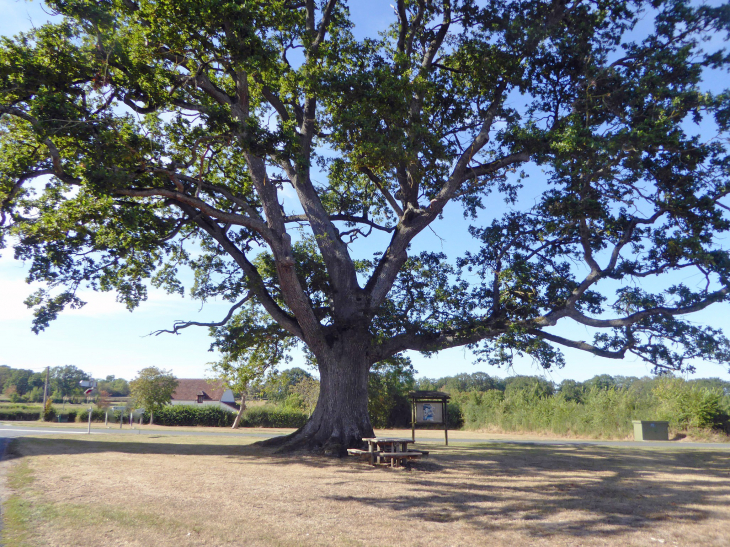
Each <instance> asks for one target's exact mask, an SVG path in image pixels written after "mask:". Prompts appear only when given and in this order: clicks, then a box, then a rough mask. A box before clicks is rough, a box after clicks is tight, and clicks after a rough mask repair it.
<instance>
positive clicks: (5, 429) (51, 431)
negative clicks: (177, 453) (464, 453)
mask: <svg viewBox="0 0 730 547" xmlns="http://www.w3.org/2000/svg"><path fill="white" fill-rule="evenodd" d="M110 434H111V435H130V436H135V435H141V434H144V435H153V436H156V437H163V436H171V437H175V436H177V437H182V436H201V437H257V438H260V439H268V438H271V437H276V436H277V435H280V433H264V432H260V431H257V432H248V431H246V430H244V429H239V430H238V431H232V430H226V431H220V432H218V431H190V430H187V431H180V430H174V429H169V430H167V429H165V430H159V429H155V430H139V429H128V428H125V429H116V428H110V429H92V430H91V435H110ZM38 435H87V428H53V427H48V428H43V427H29V426H25V427H24V426H23V425H22V424H19V425H5V424H0V454H2V452H4V449H5V447H6V446H7V442H8V440H9V439H11V438H14V437H35V436H38ZM416 439H417V441H418V442H422V443H429V444H430V443H434V444H441V443H443V437H439V436H426V435H423V434H417V435H416ZM449 443H451V444H524V445H538V446H604V447H616V448H649V447H651V448H671V449H679V450H690V449H713V450H727V451H730V443H689V442H671V441H670V442H651V441H644V442H632V441H597V440H595V441H594V440H575V439H536V440H535V439H532V440H524V439H476V438H475V439H464V438H459V439H454V438H452V439H449Z"/></svg>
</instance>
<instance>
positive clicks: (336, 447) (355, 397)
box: [261, 344, 373, 456]
mask: <svg viewBox="0 0 730 547" xmlns="http://www.w3.org/2000/svg"><path fill="white" fill-rule="evenodd" d="M337 353H338V358H337V360H323V359H321V358H320V359H318V362H319V373H320V387H319V399H318V400H317V407H316V408H315V409H314V412H313V413H312V416H311V417H310V418H309V421H307V423H306V424H305V425H304V426H303V427H302V428H300V429H299V430H297V431H295V432H294V433H292V434H291V435H287V436H285V437H276V438H274V439H269V440H267V441H263V442H261V444H263V445H264V446H278V447H281V449H282V450H296V449H306V450H312V451H316V452H321V453H323V454H326V455H332V456H342V455H345V454H346V453H347V449H348V448H354V447H357V448H359V447H360V446H361V445H362V438H363V437H372V436H373V427H372V426H371V425H370V416H369V414H368V371H369V369H370V363H369V361H368V360H367V354H366V350H365V348H363V347H362V344H351V345H349V346H348V347H346V348H342V349H341V351H338V352H337Z"/></svg>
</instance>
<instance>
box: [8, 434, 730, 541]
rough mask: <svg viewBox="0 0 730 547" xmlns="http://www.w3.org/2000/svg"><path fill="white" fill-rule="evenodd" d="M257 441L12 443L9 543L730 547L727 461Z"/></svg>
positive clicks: (635, 453) (705, 453) (614, 451)
mask: <svg viewBox="0 0 730 547" xmlns="http://www.w3.org/2000/svg"><path fill="white" fill-rule="evenodd" d="M253 440H254V439H250V438H249V439H242V438H237V437H217V438H210V437H164V436H156V435H140V436H139V437H135V438H133V439H132V438H130V437H125V436H113V435H108V436H107V435H97V436H93V437H91V438H80V436H75V437H71V436H63V437H61V436H59V437H54V438H48V437H45V438H26V439H23V440H20V441H18V442H17V443H16V444H15V446H14V448H13V450H14V454H15V458H14V459H12V460H10V461H9V462H7V464H6V465H10V466H11V471H10V482H11V486H13V487H14V488H15V491H16V493H15V495H14V497H13V503H14V504H15V505H13V504H12V503H11V504H10V507H11V508H12V509H13V511H15V512H16V513H18V511H20V515H21V516H20V517H18V518H19V523H18V522H16V523H15V524H14V525H13V526H11V527H10V529H6V532H7V533H8V534H9V535H8V537H6V541H7V542H8V545H19V544H22V541H20V540H21V539H22V535H23V534H24V533H25V534H26V538H25V541H26V542H27V544H28V545H37V546H45V545H51V546H56V545H57V546H97V545H99V546H101V545H105V546H108V545H112V546H116V545H134V546H144V547H148V546H167V545H170V546H173V545H174V546H176V547H177V546H188V545H190V546H192V545H236V546H257V545H266V546H268V545H305V546H309V545H391V544H405V545H424V546H425V545H428V546H432V545H490V546H491V545H496V546H498V545H509V546H511V547H518V546H522V545H546V546H558V545H621V546H624V545H625V546H630V545H661V544H664V545H684V546H696V545H717V546H720V545H722V546H726V545H728V542H729V541H730V540H728V538H729V537H730V452H728V451H727V450H695V451H690V450H678V449H676V448H667V449H647V448H631V449H626V448H608V447H593V446H591V447H586V446H559V447H539V446H525V445H473V446H463V445H462V446H457V447H453V446H452V447H448V448H444V447H439V446H437V445H421V447H426V446H427V447H428V449H430V450H431V456H430V457H429V459H427V460H424V461H421V462H419V463H417V464H416V465H415V466H414V468H413V469H412V470H411V471H407V470H392V469H389V468H372V467H370V466H368V465H366V464H363V463H360V462H357V461H354V460H348V459H346V460H342V461H340V460H328V459H321V458H317V457H311V456H306V455H301V454H295V455H285V456H281V455H276V454H273V453H271V452H270V451H267V450H264V449H261V448H258V447H256V446H252V445H251V444H250V443H251V442H252V441H253ZM6 507H7V506H6ZM12 516H13V515H12V511H11V517H12ZM16 517H17V514H16ZM13 542H15V543H13Z"/></svg>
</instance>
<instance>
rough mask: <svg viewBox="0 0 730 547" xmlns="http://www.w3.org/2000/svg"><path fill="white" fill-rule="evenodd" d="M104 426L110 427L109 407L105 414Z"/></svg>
mask: <svg viewBox="0 0 730 547" xmlns="http://www.w3.org/2000/svg"><path fill="white" fill-rule="evenodd" d="M104 427H107V428H108V427H109V409H107V411H106V414H104Z"/></svg>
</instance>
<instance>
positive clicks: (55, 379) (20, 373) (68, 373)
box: [0, 365, 129, 403]
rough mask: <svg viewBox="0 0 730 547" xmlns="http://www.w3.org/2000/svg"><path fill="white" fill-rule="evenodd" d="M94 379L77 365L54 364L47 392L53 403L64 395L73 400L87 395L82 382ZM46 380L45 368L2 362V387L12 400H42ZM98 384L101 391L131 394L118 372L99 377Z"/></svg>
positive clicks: (107, 393) (0, 387)
mask: <svg viewBox="0 0 730 547" xmlns="http://www.w3.org/2000/svg"><path fill="white" fill-rule="evenodd" d="M91 379H92V376H91V375H90V374H89V373H87V372H84V371H83V370H81V369H80V368H78V367H76V366H74V365H64V366H57V367H51V368H50V370H49V375H48V395H49V397H50V398H51V400H52V401H53V402H54V403H61V402H63V399H64V397H68V400H69V401H70V402H77V401H79V400H81V399H82V398H83V395H84V388H82V387H81V386H80V385H79V382H81V381H83V380H91ZM45 381H46V371H45V370H43V371H40V372H36V371H33V370H30V369H21V368H13V367H11V366H8V365H0V390H2V393H3V394H4V395H5V396H6V397H8V398H9V399H10V401H11V402H14V403H17V402H29V403H37V402H42V401H43V386H44V384H45ZM97 388H98V390H99V391H98V393H100V394H103V395H105V396H107V397H127V396H129V383H128V382H127V380H125V379H123V378H116V377H115V376H107V377H106V378H104V379H101V378H99V379H97Z"/></svg>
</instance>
